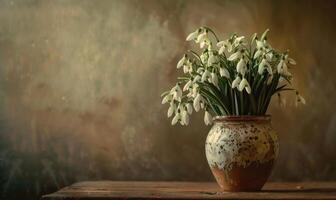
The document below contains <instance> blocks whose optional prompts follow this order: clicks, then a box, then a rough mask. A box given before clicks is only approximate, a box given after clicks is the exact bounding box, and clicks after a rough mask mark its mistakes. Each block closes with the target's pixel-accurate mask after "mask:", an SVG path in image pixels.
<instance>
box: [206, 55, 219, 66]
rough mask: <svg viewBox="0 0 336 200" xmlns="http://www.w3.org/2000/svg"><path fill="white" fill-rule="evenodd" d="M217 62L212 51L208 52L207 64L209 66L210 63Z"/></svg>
mask: <svg viewBox="0 0 336 200" xmlns="http://www.w3.org/2000/svg"><path fill="white" fill-rule="evenodd" d="M216 62H217V57H216V56H215V55H213V52H212V51H210V52H209V59H208V66H211V65H212V64H214V63H216Z"/></svg>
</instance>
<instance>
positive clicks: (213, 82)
mask: <svg viewBox="0 0 336 200" xmlns="http://www.w3.org/2000/svg"><path fill="white" fill-rule="evenodd" d="M211 82H212V84H214V85H215V86H216V87H218V77H217V75H216V73H214V72H212V73H211Z"/></svg>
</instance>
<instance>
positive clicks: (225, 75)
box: [219, 67, 230, 79]
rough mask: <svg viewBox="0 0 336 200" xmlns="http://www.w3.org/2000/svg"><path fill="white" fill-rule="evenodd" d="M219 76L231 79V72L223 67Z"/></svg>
mask: <svg viewBox="0 0 336 200" xmlns="http://www.w3.org/2000/svg"><path fill="white" fill-rule="evenodd" d="M219 74H220V75H221V76H222V77H225V78H227V79H230V72H229V70H227V69H226V68H225V67H222V68H220V69H219Z"/></svg>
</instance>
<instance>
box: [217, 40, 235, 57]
mask: <svg viewBox="0 0 336 200" xmlns="http://www.w3.org/2000/svg"><path fill="white" fill-rule="evenodd" d="M217 47H219V50H218V54H223V53H224V52H225V50H227V51H228V52H231V51H232V45H231V43H230V41H229V40H224V41H220V42H218V43H217Z"/></svg>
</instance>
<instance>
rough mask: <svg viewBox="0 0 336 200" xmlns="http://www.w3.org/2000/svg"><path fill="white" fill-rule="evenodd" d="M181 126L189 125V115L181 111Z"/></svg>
mask: <svg viewBox="0 0 336 200" xmlns="http://www.w3.org/2000/svg"><path fill="white" fill-rule="evenodd" d="M181 124H182V125H188V124H189V115H188V112H187V111H186V110H183V111H182V112H181Z"/></svg>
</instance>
